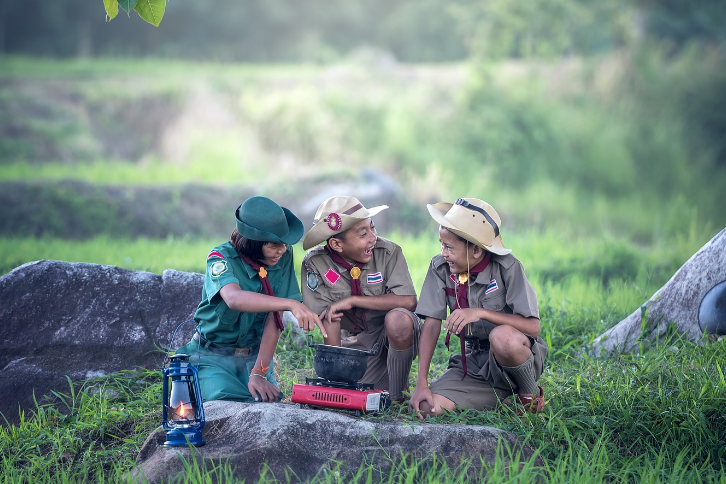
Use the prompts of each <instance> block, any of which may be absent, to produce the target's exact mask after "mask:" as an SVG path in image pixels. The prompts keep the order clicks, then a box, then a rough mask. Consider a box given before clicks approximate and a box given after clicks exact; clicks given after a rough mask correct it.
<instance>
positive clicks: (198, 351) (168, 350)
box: [161, 318, 201, 370]
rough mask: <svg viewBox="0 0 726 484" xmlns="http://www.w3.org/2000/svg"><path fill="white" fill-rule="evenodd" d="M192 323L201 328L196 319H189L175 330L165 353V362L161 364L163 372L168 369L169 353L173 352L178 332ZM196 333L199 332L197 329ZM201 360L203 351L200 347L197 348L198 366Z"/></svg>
mask: <svg viewBox="0 0 726 484" xmlns="http://www.w3.org/2000/svg"><path fill="white" fill-rule="evenodd" d="M191 321H194V324H195V325H196V326H197V327H199V323H197V321H196V320H195V319H194V318H190V319H187V320H186V321H182V322H181V323H179V324H178V325H177V327H176V329H175V330H174V332H173V333H172V335H171V341H169V346H168V347H167V349H166V351H165V352H164V362H163V363H162V364H161V368H162V370H163V369H164V368H166V364H167V363H168V362H169V352H171V348H172V345H173V344H174V338H176V332H177V331H179V328H181V327H182V326H183V325H185V324H186V323H189V322H191ZM194 331H195V332H198V330H197V329H196V328H195V329H194ZM200 359H201V351H200V349H199V346H197V364H199V360H200Z"/></svg>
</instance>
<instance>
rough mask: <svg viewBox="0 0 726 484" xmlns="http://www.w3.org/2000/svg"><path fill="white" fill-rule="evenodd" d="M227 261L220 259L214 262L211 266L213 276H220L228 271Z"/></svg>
mask: <svg viewBox="0 0 726 484" xmlns="http://www.w3.org/2000/svg"><path fill="white" fill-rule="evenodd" d="M227 269H228V267H227V261H226V260H224V259H222V260H220V261H217V262H214V263H213V264H212V267H211V268H210V272H211V273H212V277H219V276H221V275H222V274H224V273H225V272H227Z"/></svg>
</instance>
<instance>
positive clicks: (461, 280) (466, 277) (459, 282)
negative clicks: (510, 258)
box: [446, 252, 492, 380]
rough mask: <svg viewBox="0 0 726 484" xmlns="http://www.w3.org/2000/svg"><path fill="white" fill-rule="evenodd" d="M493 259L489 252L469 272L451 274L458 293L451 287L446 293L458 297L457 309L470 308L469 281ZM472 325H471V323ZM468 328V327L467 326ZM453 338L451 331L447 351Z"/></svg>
mask: <svg viewBox="0 0 726 484" xmlns="http://www.w3.org/2000/svg"><path fill="white" fill-rule="evenodd" d="M491 258H492V253H491V252H487V254H486V255H485V256H484V258H483V259H482V260H480V261H479V263H478V264H477V265H475V266H474V267H472V268H471V269H469V272H460V273H459V274H457V275H454V274H451V276H450V277H451V280H453V281H454V284H455V285H456V292H455V293H454V290H453V289H451V288H450V287H447V288H446V293H447V294H449V295H450V296H456V307H457V308H461V309H464V308H468V307H469V297H468V294H467V289H468V288H469V281H470V280H472V279H473V278H474V276H476V275H477V274H479V273H480V272H481V271H483V270H484V269H486V267H487V265H489V260H490V259H491ZM470 324H471V323H470ZM467 326H468V325H467ZM465 331H466V330H465V329H462V330H461V332H460V333H459V341H460V343H461V365H462V368H463V370H464V376H462V377H461V379H462V380H463V379H464V378H465V377H466V343H465V339H466V333H465ZM450 338H451V331H449V332H448V333H446V349H447V350H448V349H449V339H450Z"/></svg>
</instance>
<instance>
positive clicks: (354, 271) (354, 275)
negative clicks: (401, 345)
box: [325, 244, 368, 331]
mask: <svg viewBox="0 0 726 484" xmlns="http://www.w3.org/2000/svg"><path fill="white" fill-rule="evenodd" d="M325 248H326V249H327V251H328V254H330V258H331V259H333V262H335V263H336V264H340V265H341V266H343V267H344V268H345V270H347V271H349V272H350V295H351V296H362V295H363V290H362V289H361V287H360V269H361V267H363V263H361V262H356V263H355V265H350V264H349V263H348V262H346V260H345V259H343V258H342V257H341V256H340V254H338V253H337V252H335V251H334V250H333V249H331V248H330V247H329V246H328V245H327V244H326V245H325ZM362 311H363V326H364V327H365V329H366V331H368V321H367V320H366V311H365V309H363V310H362ZM353 331H358V308H353Z"/></svg>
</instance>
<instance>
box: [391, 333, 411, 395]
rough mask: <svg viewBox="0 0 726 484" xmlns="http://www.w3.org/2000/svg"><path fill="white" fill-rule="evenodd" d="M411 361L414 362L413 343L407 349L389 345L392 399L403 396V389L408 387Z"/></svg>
mask: <svg viewBox="0 0 726 484" xmlns="http://www.w3.org/2000/svg"><path fill="white" fill-rule="evenodd" d="M411 363H413V345H412V346H410V347H408V348H406V349H405V350H395V349H393V348H391V347H390V346H389V347H388V360H387V364H388V391H389V392H390V395H391V399H392V400H399V399H401V398H403V390H404V389H406V388H407V387H408V374H409V373H410V372H411Z"/></svg>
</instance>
